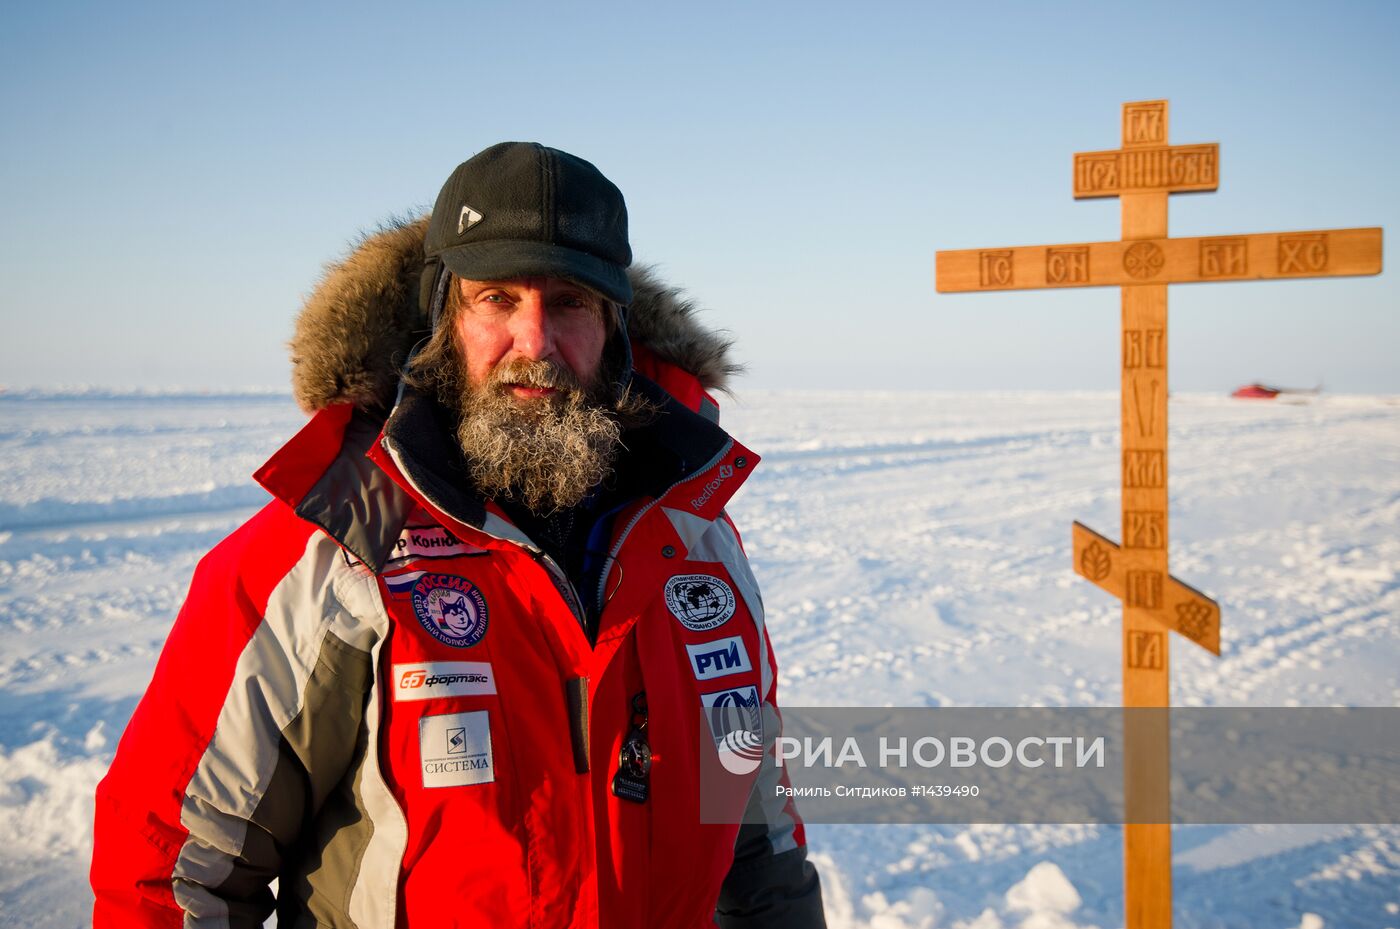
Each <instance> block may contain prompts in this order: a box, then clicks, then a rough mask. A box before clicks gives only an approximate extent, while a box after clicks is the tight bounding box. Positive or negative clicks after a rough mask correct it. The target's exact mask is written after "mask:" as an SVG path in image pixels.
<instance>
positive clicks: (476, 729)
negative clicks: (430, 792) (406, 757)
mask: <svg viewBox="0 0 1400 929" xmlns="http://www.w3.org/2000/svg"><path fill="white" fill-rule="evenodd" d="M418 757H419V760H420V761H421V763H422V766H423V786H424V787H464V786H466V785H468V784H489V783H491V782H492V781H494V780H495V779H496V770H495V767H494V766H493V764H492V760H491V717H490V715H489V713H488V711H486V710H475V711H473V712H471V713H445V714H442V715H440V716H424V717H423V718H422V719H420V720H418Z"/></svg>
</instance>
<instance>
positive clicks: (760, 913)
mask: <svg viewBox="0 0 1400 929" xmlns="http://www.w3.org/2000/svg"><path fill="white" fill-rule="evenodd" d="M636 348H637V351H638V357H639V359H640V360H639V363H638V367H639V369H644V370H647V371H648V372H649V373H652V374H654V375H657V376H658V379H659V380H661V381H662V382H663V383H666V384H667V386H668V388H670V390H669V392H668V391H667V390H663V389H662V388H660V387H658V386H656V384H654V383H653V382H652V381H650V380H647V379H645V378H640V377H639V378H638V380H637V385H638V389H640V390H642V391H643V392H646V393H648V395H649V396H650V397H651V399H653V400H654V401H655V402H656V403H658V404H660V405H661V407H662V408H663V410H664V412H663V414H662V415H661V416H659V417H658V418H657V420H656V422H655V423H654V424H653V425H651V426H648V427H645V430H644V431H645V432H646V435H645V436H637V437H634V438H635V440H636V441H635V445H636V447H637V448H641V449H646V450H648V451H647V452H646V453H647V454H649V455H653V456H654V457H653V458H652V459H651V460H649V464H650V465H652V468H651V471H652V473H655V474H656V477H657V485H656V487H655V488H654V489H653V490H650V491H649V492H645V493H641V494H639V495H638V496H637V498H636V499H634V500H632V501H631V502H630V503H629V504H628V505H627V506H626V507H625V508H624V509H623V510H622V511H621V512H620V513H619V514H618V515H617V517H616V518H615V519H614V520H613V522H612V528H611V546H610V548H609V554H608V558H607V561H606V563H605V564H604V566H603V570H602V572H601V583H600V584H599V587H598V590H596V591H576V590H574V589H573V587H572V585H571V584H570V583H569V581H568V580H567V579H566V578H565V577H564V575H563V574H562V572H560V571H559V570H558V568H557V567H556V566H555V565H554V564H553V562H552V561H551V559H550V558H549V557H548V556H547V555H546V554H544V553H543V552H542V551H541V550H540V549H539V548H538V547H537V546H536V545H535V544H534V543H533V542H532V541H531V540H530V539H529V538H528V537H527V536H525V535H524V534H523V533H522V532H521V531H520V530H519V529H518V528H517V527H516V526H514V525H513V524H512V523H511V522H510V520H509V519H508V518H507V517H506V515H505V514H504V513H503V512H502V511H501V510H500V509H499V508H497V507H496V506H495V505H494V504H493V503H491V502H490V501H484V500H482V499H480V498H479V497H475V496H473V495H472V494H471V493H470V491H469V490H465V489H464V488H467V487H469V482H466V481H464V480H463V476H462V475H461V474H460V473H458V471H457V470H456V468H457V465H456V464H455V463H456V462H458V461H459V458H458V457H457V456H454V455H453V454H452V453H451V449H450V447H448V444H449V443H450V441H451V440H450V439H449V437H448V434H447V433H446V432H445V430H443V429H442V428H441V424H440V423H439V422H438V421H436V420H435V413H434V410H435V409H436V408H435V406H434V405H433V404H432V403H430V402H429V401H427V400H426V399H425V398H423V397H421V396H419V395H417V394H415V393H413V392H412V391H406V392H405V393H404V394H403V395H402V396H401V397H400V398H399V400H398V402H397V403H396V404H395V405H394V407H393V409H392V411H391V413H390V414H389V416H388V418H387V420H386V419H385V417H384V416H383V415H382V414H380V415H375V414H374V413H373V412H372V411H370V410H367V409H365V406H366V405H365V404H359V405H357V404H355V403H353V402H352V403H332V404H329V405H325V406H323V407H322V408H321V409H320V410H319V411H318V412H317V413H316V415H315V416H314V417H313V418H312V419H311V421H310V422H309V423H308V425H307V426H306V427H305V428H304V429H303V430H302V431H301V432H300V433H299V434H298V435H297V436H296V437H295V438H294V439H293V440H292V441H291V442H290V443H288V445H287V446H286V447H284V448H283V449H282V450H281V451H280V452H279V453H278V454H277V455H276V456H274V458H273V459H272V460H271V461H269V462H268V463H267V465H265V466H264V467H263V468H262V469H261V470H260V471H259V473H258V478H259V480H260V481H261V482H262V483H263V485H264V486H265V487H267V489H268V490H269V491H270V492H271V493H272V494H273V496H274V497H275V498H276V499H275V500H274V501H273V502H272V503H270V504H269V505H268V506H266V507H265V508H264V509H263V510H262V511H260V512H259V513H258V514H256V515H255V516H254V517H253V518H252V519H251V520H249V521H248V522H247V523H246V524H245V525H244V526H242V527H241V528H240V529H239V530H237V531H236V532H235V533H234V534H233V535H231V536H230V537H229V538H228V539H226V540H225V541H224V542H223V543H221V544H220V545H219V546H218V547H216V548H215V549H214V550H213V551H212V552H210V554H209V555H208V556H207V557H206V558H205V559H204V560H203V561H202V562H201V563H200V566H199V568H198V569H197V570H196V572H195V576H194V579H193V581H192V584H191V589H190V594H189V597H188V599H187V601H186V603H185V606H184V608H183V609H182V610H181V612H180V615H179V617H178V618H177V620H176V623H175V626H174V628H173V629H172V631H171V633H170V637H169V639H168V641H167V643H166V647H165V651H164V653H163V654H162V656H161V659H160V662H159V664H158V666H157V668H156V672H155V676H154V679H153V681H152V683H151V686H150V688H149V689H148V691H147V693H146V696H145V698H144V699H143V700H142V701H141V704H140V705H139V706H138V708H137V710H136V713H135V714H134V716H133V718H132V721H131V723H130V725H129V726H128V728H127V731H126V733H125V734H124V735H123V738H122V741H121V744H120V746H119V747H118V750H117V755H116V758H115V760H114V762H113V765H112V769H111V771H110V772H109V773H108V775H107V777H106V778H105V779H104V780H103V782H102V784H101V785H100V786H99V788H98V797H97V823H96V835H95V849H94V857H93V867H92V881H93V887H94V890H95V891H96V899H97V902H96V909H95V914H94V925H95V926H96V927H98V929H105V927H109V926H206V925H207V926H233V927H242V926H248V927H253V926H261V925H262V923H263V921H264V920H265V919H266V918H267V917H268V915H269V914H270V913H271V912H272V911H273V909H274V901H273V895H272V893H271V891H270V890H269V888H268V884H269V882H270V881H271V880H273V879H274V878H276V879H277V880H278V891H277V896H276V903H275V908H276V911H277V914H278V925H279V926H282V927H302V926H307V927H310V926H334V927H351V926H353V927H358V929H372V927H374V929H389V927H396V926H397V927H402V926H468V925H471V926H492V927H515V926H519V927H526V926H530V927H549V929H553V927H575V926H577V927H595V926H603V927H608V929H614V927H633V926H635V927H644V926H645V927H652V926H661V927H671V926H674V927H682V929H690V927H701V926H711V925H714V924H715V923H716V921H718V923H719V924H720V925H722V926H726V927H729V926H735V927H738V926H821V925H822V916H821V901H820V891H819V888H818V885H817V881H816V876H815V874H814V872H813V871H812V869H811V865H810V864H808V863H807V862H806V855H805V841H804V837H803V830H802V824H801V821H800V820H799V819H798V817H797V815H796V812H795V810H794V809H793V808H792V806H791V802H790V801H789V800H786V799H784V798H783V797H782V796H781V793H780V791H779V790H778V789H777V788H778V787H779V783H778V782H777V781H775V780H774V779H773V775H772V774H771V772H773V771H776V770H778V769H775V768H772V767H770V766H767V765H764V766H762V767H761V768H760V772H761V773H748V774H735V773H731V772H730V771H728V770H725V769H723V768H717V767H716V765H715V759H716V758H717V756H718V748H717V744H716V743H717V740H718V739H719V738H720V737H721V736H722V735H724V732H722V731H720V729H718V728H716V726H715V725H714V721H715V720H716V719H717V718H719V717H721V716H724V717H725V718H733V717H735V716H737V718H738V719H739V720H740V721H741V722H740V728H743V729H747V730H749V731H750V732H756V733H757V734H758V735H759V736H760V737H761V738H762V739H763V740H764V741H766V742H770V743H771V741H772V739H773V738H774V737H775V736H776V731H775V730H776V723H777V713H776V685H775V681H776V663H775V661H774V658H773V655H772V650H771V647H770V644H769V640H768V635H767V633H766V631H765V629H764V626H763V607H762V602H761V600H760V598H759V593H758V588H757V585H756V584H755V582H754V578H753V575H752V573H751V571H750V569H749V566H748V563H747V561H746V559H745V557H744V554H743V550H742V548H741V544H740V541H739V537H738V534H737V532H736V531H735V529H734V526H733V525H732V523H731V522H730V520H729V519H728V517H727V515H726V514H725V513H724V506H725V503H726V501H728V500H729V498H730V497H731V496H732V495H733V493H734V492H735V490H737V489H738V487H739V486H740V485H741V484H742V483H743V481H744V480H745V478H746V477H747V476H748V474H749V473H750V472H751V471H752V469H753V467H754V465H755V464H757V460H758V459H757V457H756V456H755V455H754V454H753V453H752V452H749V451H748V450H746V449H745V448H743V447H742V446H741V445H739V444H738V443H737V442H735V441H734V440H733V439H731V438H730V437H729V436H728V435H727V434H725V433H724V432H723V430H721V429H720V428H719V427H718V426H717V425H715V424H714V423H713V422H712V421H710V419H709V418H707V417H706V416H704V415H700V414H698V413H697V412H695V411H694V410H693V409H691V408H687V406H686V405H685V404H683V403H680V402H678V401H677V400H676V399H675V395H683V394H686V393H690V394H691V398H693V397H694V395H695V394H696V392H697V391H698V392H699V393H700V394H703V393H704V391H703V382H701V381H698V380H697V379H696V378H694V377H693V376H692V375H689V374H687V372H685V371H684V370H683V369H681V368H679V367H677V366H676V365H674V364H673V363H672V362H671V361H670V360H668V359H667V358H666V357H665V356H658V355H656V354H655V353H654V352H653V351H652V350H651V349H650V348H649V347H648V346H647V345H646V344H645V343H642V344H639V345H637V346H636ZM688 399H690V398H688ZM692 405H693V406H696V407H699V406H701V404H699V403H692ZM586 602H591V603H593V604H594V605H595V606H596V607H597V608H598V613H597V616H598V623H597V627H596V637H595V639H594V641H591V642H590V639H589V636H588V635H587V634H586V632H585V625H584V622H583V616H584V611H585V607H584V603H586ZM726 714H728V715H726ZM637 742H641V743H643V744H644V746H645V750H646V751H648V752H649V753H650V765H649V769H633V768H632V767H630V766H628V765H626V764H624V756H625V755H626V754H627V752H625V751H624V747H625V743H626V746H627V747H628V748H634V747H635V745H636V743H637ZM634 754H635V752H634ZM702 767H703V768H704V769H705V770H707V771H708V772H710V773H709V774H708V775H707V780H706V790H705V791H704V797H703V805H704V806H705V809H704V810H702V790H701V786H702V785H701V776H700V772H701V770H702ZM638 770H645V773H644V774H638V773H637V771H638ZM716 785H718V786H716ZM741 819H742V820H743V822H744V823H745V824H744V825H743V826H740V825H737V823H738V822H739V821H740V820H741Z"/></svg>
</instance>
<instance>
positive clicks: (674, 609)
mask: <svg viewBox="0 0 1400 929" xmlns="http://www.w3.org/2000/svg"><path fill="white" fill-rule="evenodd" d="M666 608H667V609H669V610H670V611H671V615H672V616H674V617H676V619H678V620H680V624H681V625H682V626H684V627H685V628H687V629H693V630H695V631H696V632H704V631H705V630H707V629H714V628H715V627H717V626H722V625H724V624H725V623H726V622H728V621H729V617H731V616H733V615H734V591H732V590H730V589H729V585H728V584H726V583H725V582H724V581H722V580H720V579H719V578H717V577H712V576H710V575H708V574H677V575H676V576H675V577H673V578H671V579H670V580H669V581H667V582H666Z"/></svg>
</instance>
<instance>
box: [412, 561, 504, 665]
mask: <svg viewBox="0 0 1400 929" xmlns="http://www.w3.org/2000/svg"><path fill="white" fill-rule="evenodd" d="M413 612H414V613H415V614H416V615H417V616H418V621H419V622H420V623H422V624H423V628H424V629H426V630H428V634H429V635H431V636H432V637H433V638H435V639H437V640H438V641H439V642H441V643H442V644H444V645H451V646H453V647H454V648H468V647H470V646H472V645H475V644H476V643H478V642H480V641H481V637H482V636H484V635H486V598H485V597H483V596H482V595H481V591H480V590H478V589H477V586H476V585H475V584H473V583H472V582H471V581H469V580H467V579H466V578H464V577H457V576H456V575H453V574H425V575H423V576H422V577H420V578H419V579H418V580H417V582H416V583H415V584H414V585H413Z"/></svg>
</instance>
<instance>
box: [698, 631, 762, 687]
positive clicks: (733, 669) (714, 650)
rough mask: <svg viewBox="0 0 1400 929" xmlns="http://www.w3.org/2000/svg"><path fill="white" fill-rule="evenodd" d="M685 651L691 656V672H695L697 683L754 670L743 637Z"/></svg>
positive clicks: (716, 641) (709, 643) (703, 644)
mask: <svg viewBox="0 0 1400 929" xmlns="http://www.w3.org/2000/svg"><path fill="white" fill-rule="evenodd" d="M685 650H686V653H687V654H689V655H690V670H691V671H693V672H695V679H696V680H697V681H708V680H712V679H713V678H716V677H726V676H728V675H730V674H738V673H740V672H742V671H752V670H753V665H752V664H750V663H749V653H748V650H747V649H746V648H744V639H743V637H742V636H737V635H733V636H730V637H729V638H727V639H715V640H714V641H713V642H702V643H701V644H699V645H686V647H685Z"/></svg>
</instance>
